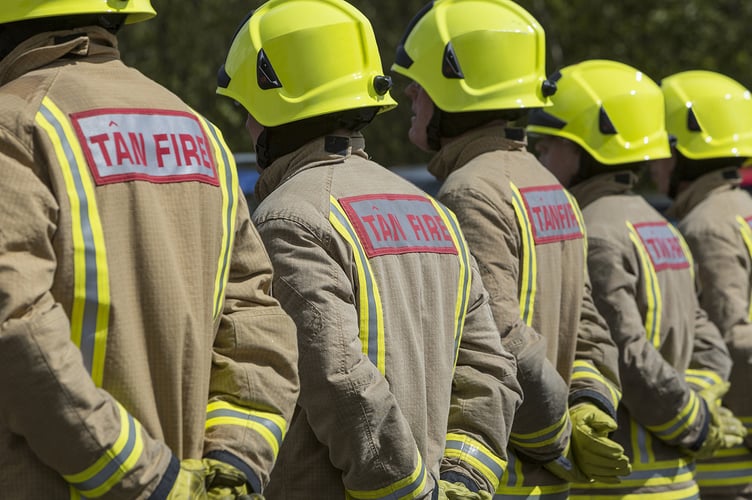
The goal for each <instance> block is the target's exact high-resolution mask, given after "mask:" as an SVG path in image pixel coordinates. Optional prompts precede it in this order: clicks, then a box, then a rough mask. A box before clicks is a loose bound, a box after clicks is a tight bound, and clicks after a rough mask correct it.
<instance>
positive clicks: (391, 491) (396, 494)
mask: <svg viewBox="0 0 752 500" xmlns="http://www.w3.org/2000/svg"><path fill="white" fill-rule="evenodd" d="M425 487H426V468H425V467H424V466H423V459H422V458H421V456H420V453H418V465H417V466H416V467H415V471H413V473H412V474H410V475H409V476H407V477H406V478H404V479H401V480H399V481H397V482H396V483H393V484H390V485H389V486H386V487H384V488H379V489H377V490H347V495H348V497H349V498H353V499H358V500H378V499H382V498H383V499H389V500H392V499H398V500H410V499H412V498H417V497H418V496H420V495H421V493H423V489H424V488H425Z"/></svg>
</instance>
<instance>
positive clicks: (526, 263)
mask: <svg viewBox="0 0 752 500" xmlns="http://www.w3.org/2000/svg"><path fill="white" fill-rule="evenodd" d="M509 186H510V187H511V188H512V205H513V206H514V213H515V215H516V216H517V221H518V222H519V224H520V232H521V233H522V259H521V260H522V262H521V263H520V278H521V280H520V290H519V300H520V317H521V318H522V320H523V321H524V322H525V324H526V325H528V326H531V325H532V324H533V312H534V310H535V294H536V293H537V286H538V285H537V276H538V261H537V255H536V252H535V240H534V239H533V230H532V228H531V227H530V221H529V220H528V218H527V212H526V211H525V204H524V202H523V201H522V193H520V190H519V189H518V188H517V186H515V185H514V184H513V183H511V182H510V183H509Z"/></svg>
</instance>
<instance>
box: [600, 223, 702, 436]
mask: <svg viewBox="0 0 752 500" xmlns="http://www.w3.org/2000/svg"><path fill="white" fill-rule="evenodd" d="M623 245H624V244H623V243H622V246H620V242H614V241H607V240H602V239H600V238H592V237H590V238H589V249H588V268H589V271H590V276H591V279H592V283H593V298H594V300H595V304H596V306H597V307H598V310H599V311H600V312H601V313H602V314H603V317H604V318H605V319H606V322H607V323H608V326H609V328H610V330H611V335H612V337H613V338H614V340H615V342H616V345H617V347H618V348H619V353H620V356H619V361H620V364H619V371H620V377H621V383H622V388H623V398H622V403H623V404H624V405H625V406H626V407H627V409H628V410H629V412H630V414H631V415H632V417H633V418H634V419H635V420H636V421H637V422H639V423H640V424H642V425H644V426H645V427H647V428H648V429H649V430H650V431H651V432H652V433H653V434H654V435H655V436H657V437H658V438H659V439H661V440H663V441H665V442H666V443H668V444H670V445H674V446H682V447H685V448H693V447H696V446H697V445H698V444H699V443H702V441H703V440H704V439H705V433H706V432H707V425H708V422H709V420H708V419H709V414H708V411H707V409H706V407H705V405H704V404H703V402H702V401H701V399H700V398H699V396H697V395H696V393H695V391H693V390H692V389H691V388H690V387H689V385H688V384H687V383H686V382H685V380H684V376H683V375H684V374H683V373H677V371H676V369H675V368H674V367H673V366H672V365H671V364H670V363H669V362H667V361H666V360H665V359H663V357H662V356H661V354H660V352H658V350H657V349H656V348H655V347H654V346H653V345H652V343H651V342H650V341H649V340H648V336H647V334H646V331H645V327H644V324H643V319H642V315H641V313H640V311H639V309H638V306H637V304H638V293H641V292H640V290H639V273H640V272H641V270H640V269H639V267H638V266H639V264H638V263H637V261H636V259H637V257H636V256H633V255H632V254H631V253H629V255H627V254H625V250H624V248H623ZM631 251H632V250H631V247H630V249H629V250H627V251H626V252H631Z"/></svg>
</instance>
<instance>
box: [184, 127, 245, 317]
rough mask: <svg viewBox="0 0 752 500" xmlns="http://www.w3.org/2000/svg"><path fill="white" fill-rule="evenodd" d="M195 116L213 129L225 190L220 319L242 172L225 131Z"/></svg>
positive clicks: (217, 302)
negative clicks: (237, 166) (223, 137)
mask: <svg viewBox="0 0 752 500" xmlns="http://www.w3.org/2000/svg"><path fill="white" fill-rule="evenodd" d="M195 115H196V117H197V118H198V119H199V121H200V122H201V123H202V124H203V126H204V128H205V129H206V130H207V131H208V132H209V133H208V134H206V135H207V137H209V141H210V142H211V143H212V149H213V150H214V158H216V161H217V178H218V180H219V187H220V189H221V191H222V212H221V214H222V242H221V247H220V248H221V250H220V253H219V260H218V262H217V274H216V277H215V278H214V309H213V317H214V319H215V320H216V319H217V318H218V317H219V315H220V314H221V312H222V306H223V304H224V298H225V287H226V286H227V279H228V276H229V272H230V256H231V254H232V245H233V243H234V241H235V218H236V215H237V211H238V199H237V197H238V189H239V184H238V173H237V169H236V168H235V159H234V157H233V155H232V154H231V153H230V152H229V149H228V148H227V145H226V144H225V142H224V139H222V133H221V132H220V131H219V129H217V127H215V126H214V125H213V124H212V123H210V122H209V121H208V120H206V119H205V118H204V117H202V116H201V115H199V114H197V113H195Z"/></svg>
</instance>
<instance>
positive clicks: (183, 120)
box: [71, 109, 219, 186]
mask: <svg viewBox="0 0 752 500" xmlns="http://www.w3.org/2000/svg"><path fill="white" fill-rule="evenodd" d="M71 120H72V122H73V127H74V129H75V131H76V134H77V135H78V140H79V142H80V144H81V147H82V148H83V151H84V155H85V156H86V161H87V162H88V164H89V168H90V169H91V172H92V175H93V176H94V180H95V182H96V183H97V184H98V185H102V184H111V183H115V182H125V181H131V180H144V181H149V182H157V183H168V182H186V181H198V182H204V183H207V184H212V185H215V186H218V185H219V181H218V179H217V168H216V164H215V162H214V157H213V155H212V153H211V143H210V142H209V139H208V138H207V136H206V133H205V132H204V129H203V127H202V126H201V124H200V123H199V121H198V119H197V118H196V117H195V116H193V115H191V114H190V113H184V112H180V111H168V110H151V109H149V110H141V109H97V110H91V111H85V112H82V113H75V114H72V115H71Z"/></svg>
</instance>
